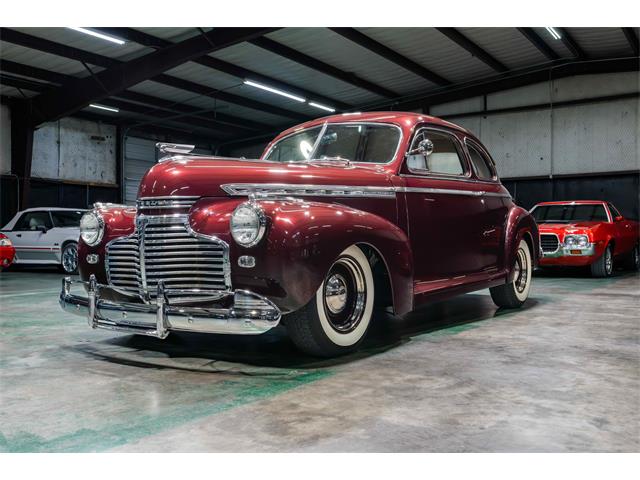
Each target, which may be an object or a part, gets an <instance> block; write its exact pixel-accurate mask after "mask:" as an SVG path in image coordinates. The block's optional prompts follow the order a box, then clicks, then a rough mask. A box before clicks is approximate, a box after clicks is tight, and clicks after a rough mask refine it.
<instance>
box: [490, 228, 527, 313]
mask: <svg viewBox="0 0 640 480" xmlns="http://www.w3.org/2000/svg"><path fill="white" fill-rule="evenodd" d="M513 268H514V275H513V281H512V282H510V283H507V284H505V285H499V286H497V287H493V288H490V289H489V292H490V293H491V298H492V299H493V302H494V303H495V304H496V305H497V306H498V307H503V308H518V307H520V306H522V304H523V303H524V302H525V300H526V299H527V298H528V297H529V289H530V288H531V271H532V270H533V267H532V262H531V251H530V250H529V244H528V243H527V242H526V241H525V240H520V244H519V245H518V250H517V252H516V263H515V265H514V267H513Z"/></svg>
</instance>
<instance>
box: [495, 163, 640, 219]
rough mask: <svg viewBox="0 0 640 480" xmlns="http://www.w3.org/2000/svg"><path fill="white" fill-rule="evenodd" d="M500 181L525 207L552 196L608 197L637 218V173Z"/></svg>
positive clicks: (639, 186) (639, 214) (639, 185)
mask: <svg viewBox="0 0 640 480" xmlns="http://www.w3.org/2000/svg"><path fill="white" fill-rule="evenodd" d="M502 183H503V184H504V186H505V187H507V189H508V190H509V192H511V195H512V196H513V197H514V199H515V200H516V203H517V204H518V205H521V206H522V207H524V208H526V209H530V208H531V207H533V206H534V205H535V204H536V203H538V202H545V201H546V202H548V201H552V200H607V201H609V202H611V203H613V204H614V205H615V206H616V207H617V208H618V209H619V210H620V213H622V214H623V215H624V216H625V217H627V218H633V219H636V220H637V219H638V218H640V212H639V211H638V205H639V204H640V173H621V174H607V175H602V174H601V175H597V176H596V175H594V176H571V177H568V176H567V177H555V178H553V179H549V178H534V179H506V180H503V181H502Z"/></svg>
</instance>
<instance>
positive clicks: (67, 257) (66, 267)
mask: <svg viewBox="0 0 640 480" xmlns="http://www.w3.org/2000/svg"><path fill="white" fill-rule="evenodd" d="M60 269H61V270H62V271H63V272H64V273H76V271H77V270H78V244H77V243H75V242H70V243H67V244H66V245H65V246H64V247H63V248H62V258H61V260H60Z"/></svg>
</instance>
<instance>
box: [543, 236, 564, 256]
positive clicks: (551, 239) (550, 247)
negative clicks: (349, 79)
mask: <svg viewBox="0 0 640 480" xmlns="http://www.w3.org/2000/svg"><path fill="white" fill-rule="evenodd" d="M540 246H541V247H542V251H543V252H545V253H553V252H556V251H557V250H558V247H559V246H560V242H559V241H558V236H557V235H555V234H553V233H542V234H540Z"/></svg>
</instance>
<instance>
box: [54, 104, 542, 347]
mask: <svg viewBox="0 0 640 480" xmlns="http://www.w3.org/2000/svg"><path fill="white" fill-rule="evenodd" d="M138 196H139V198H138V202H137V207H136V208H133V207H127V206H122V205H96V206H95V208H94V210H93V211H91V212H89V213H87V214H85V216H84V217H83V219H82V222H81V239H80V242H79V245H78V254H79V255H78V258H79V271H80V277H81V281H79V282H76V281H72V280H71V279H69V278H65V279H64V281H63V288H62V292H61V296H60V303H61V305H62V307H63V308H64V309H66V310H68V311H70V312H73V313H76V314H79V315H83V316H87V317H88V322H89V324H90V325H91V326H92V327H93V328H107V329H112V330H118V331H125V332H132V333H138V334H144V335H152V336H156V337H159V338H165V337H166V336H167V335H168V334H169V332H171V331H192V332H206V333H230V334H259V333H263V332H266V331H267V330H269V329H271V328H273V327H275V326H276V325H278V324H279V322H280V321H281V320H282V322H283V324H284V325H285V327H286V329H287V331H288V333H289V335H290V337H291V338H292V340H293V341H294V342H295V344H296V345H297V346H298V347H299V348H300V349H301V350H303V351H305V352H308V353H310V354H313V355H319V356H335V355H340V354H344V353H347V352H350V351H353V350H354V349H356V348H357V347H358V345H359V344H360V343H361V341H362V339H363V338H364V336H365V334H366V332H367V329H368V328H369V326H370V324H371V321H372V316H373V313H374V311H376V309H378V308H382V309H387V310H388V311H391V312H393V313H395V314H397V315H402V314H405V313H407V312H409V311H411V310H413V309H415V308H416V307H418V306H419V305H420V304H423V303H425V302H427V301H430V300H434V299H442V298H446V297H449V296H453V295H458V294H462V293H466V292H470V291H474V290H480V289H484V288H490V291H491V296H492V298H493V300H494V302H495V303H496V304H497V305H498V306H500V307H508V308H515V307H519V306H520V305H522V303H523V302H524V301H525V300H526V299H527V296H528V294H529V289H530V285H531V272H532V270H533V269H534V267H535V266H536V265H537V261H538V258H539V236H538V229H537V226H536V223H535V221H534V220H533V218H532V217H531V215H530V214H529V213H528V212H527V211H526V210H524V209H522V208H520V207H518V206H516V205H515V204H514V202H513V201H512V199H511V196H510V195H509V193H508V192H507V190H506V189H505V188H504V187H503V186H502V185H501V184H500V181H499V180H498V178H497V175H496V171H495V165H494V163H493V161H492V159H491V157H490V155H489V153H488V152H487V150H486V149H485V148H484V147H483V146H482V144H481V143H480V141H479V140H478V139H477V138H476V137H475V136H474V135H472V134H471V133H470V132H468V131H467V130H465V129H463V128H461V127H459V126H456V125H454V124H452V123H449V122H446V121H444V120H440V119H438V118H435V117H430V116H424V115H419V114H414V113H399V112H371V113H354V114H342V115H334V116H330V117H326V118H321V119H318V120H314V121H311V122H307V123H304V124H302V125H299V126H296V127H294V128H291V129H289V130H287V131H285V132H283V133H282V134H280V135H279V136H277V137H276V138H275V139H274V140H273V141H272V142H271V143H270V144H269V145H268V146H267V148H266V150H265V152H264V154H263V155H262V158H261V159H259V160H251V161H248V160H244V159H228V158H219V157H198V156H190V155H174V156H171V157H169V158H166V159H163V160H162V161H161V162H159V163H158V164H156V165H154V166H153V167H152V168H151V169H150V170H149V171H148V172H147V173H146V175H145V176H144V178H143V179H142V182H141V185H140V189H139V195H138ZM76 284H81V285H83V286H84V288H85V290H86V294H85V292H73V291H72V290H74V289H75V288H76Z"/></svg>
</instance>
